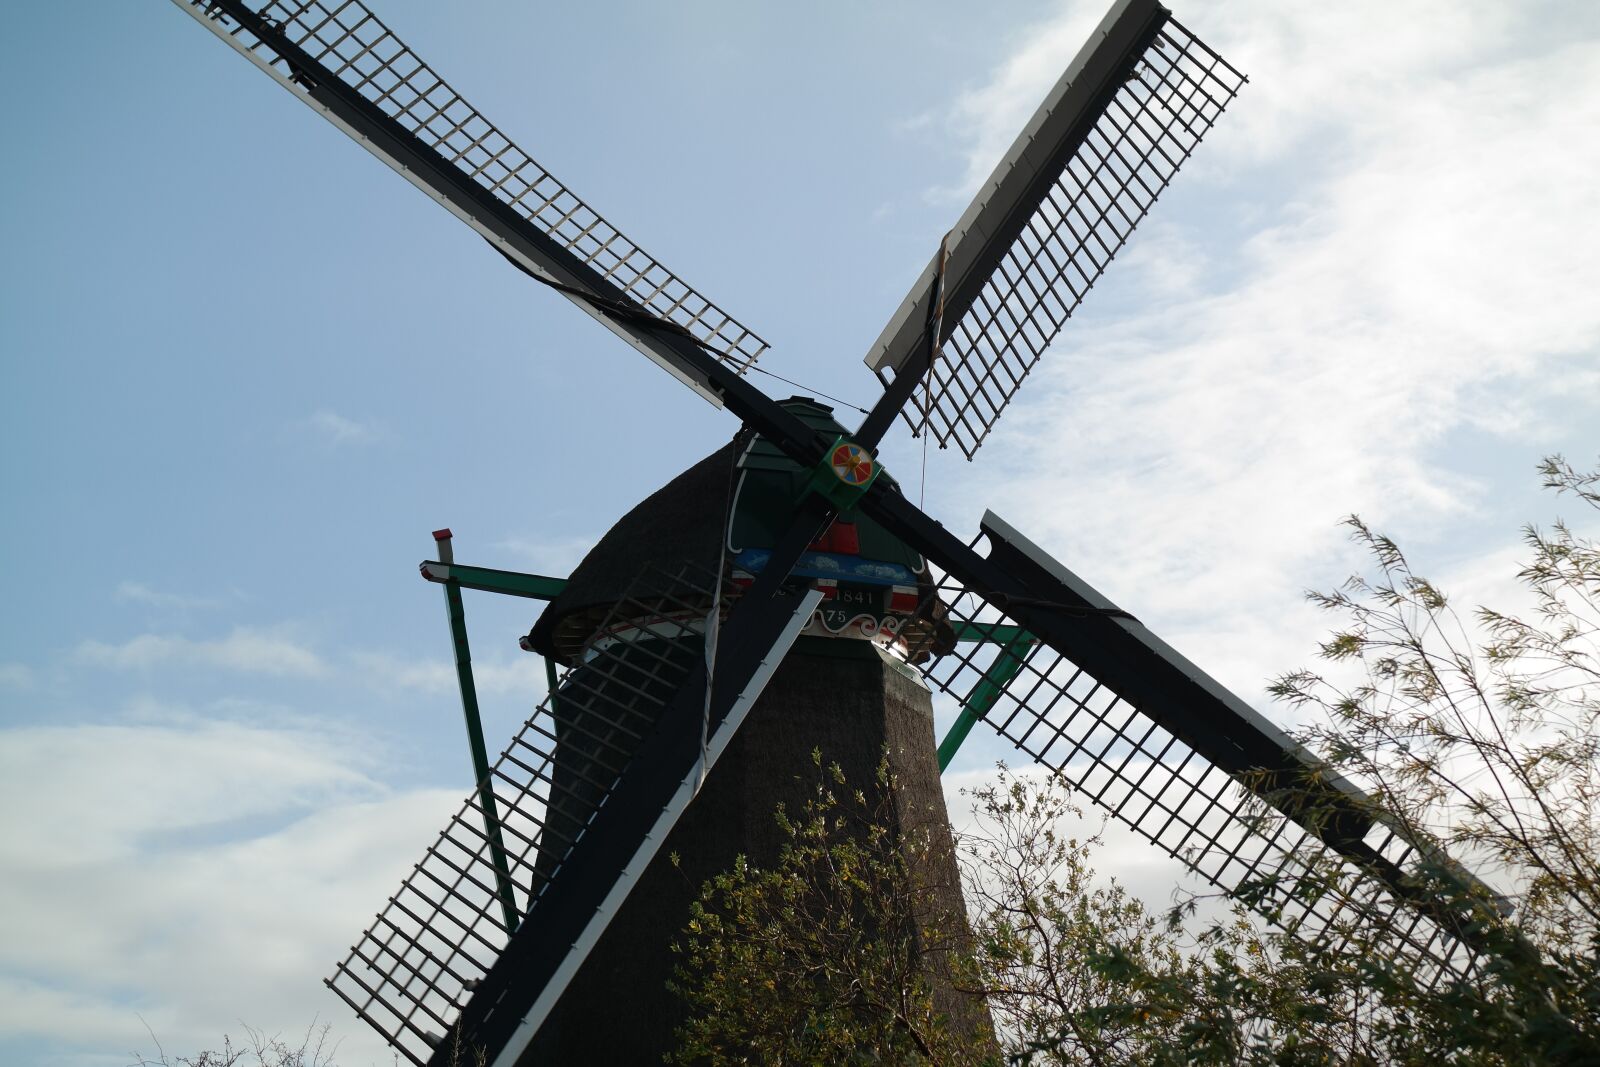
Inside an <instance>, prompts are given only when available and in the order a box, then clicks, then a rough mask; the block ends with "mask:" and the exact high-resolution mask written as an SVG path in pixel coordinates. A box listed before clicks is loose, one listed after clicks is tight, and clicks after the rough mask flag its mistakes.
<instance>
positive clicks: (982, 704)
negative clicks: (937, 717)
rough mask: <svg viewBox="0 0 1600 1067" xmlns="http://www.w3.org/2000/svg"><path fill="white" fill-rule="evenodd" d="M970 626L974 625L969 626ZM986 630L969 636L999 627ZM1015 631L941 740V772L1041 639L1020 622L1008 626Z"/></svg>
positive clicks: (986, 635) (985, 637)
mask: <svg viewBox="0 0 1600 1067" xmlns="http://www.w3.org/2000/svg"><path fill="white" fill-rule="evenodd" d="M969 629H972V628H971V627H969ZM981 629H983V630H984V631H985V633H984V634H981V635H976V636H974V637H972V638H967V639H969V640H978V641H982V640H988V639H991V638H992V637H993V636H994V635H993V634H992V631H993V630H998V629H999V627H982V628H981ZM1006 629H1008V630H1012V631H1014V633H1013V634H1012V636H1011V637H1010V639H1008V640H1007V641H1006V642H1005V644H1003V645H1001V646H1000V653H999V655H997V656H995V658H994V662H993V663H991V664H989V669H988V670H986V671H984V672H983V677H982V678H980V679H979V680H978V684H977V685H975V686H973V687H972V692H970V693H968V694H967V699H965V700H963V701H962V702H961V714H959V715H957V716H956V721H955V722H954V723H952V724H951V725H950V731H949V732H948V733H946V734H945V735H944V740H943V741H941V742H939V773H940V774H943V773H944V769H945V768H946V767H948V766H950V761H951V760H952V759H954V758H955V755H956V750H957V749H959V748H960V747H961V743H962V742H963V741H965V740H966V739H967V735H968V734H969V733H971V732H972V727H973V725H974V724H975V723H977V721H978V720H979V719H981V718H983V717H984V716H985V715H987V714H989V709H990V708H992V707H994V705H995V701H997V700H999V699H1000V694H1001V693H1003V692H1005V688H1006V685H1007V684H1008V683H1009V682H1010V681H1011V679H1013V678H1015V677H1016V676H1017V672H1018V671H1020V670H1021V669H1022V664H1023V661H1024V660H1025V659H1026V658H1027V655H1028V650H1029V649H1031V648H1033V646H1034V645H1035V644H1036V643H1037V639H1036V638H1035V637H1034V636H1033V635H1032V634H1030V633H1028V632H1027V631H1026V630H1023V629H1022V628H1021V627H1019V626H1009V627H1006Z"/></svg>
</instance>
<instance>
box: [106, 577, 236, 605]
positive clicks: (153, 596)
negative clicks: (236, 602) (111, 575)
mask: <svg viewBox="0 0 1600 1067" xmlns="http://www.w3.org/2000/svg"><path fill="white" fill-rule="evenodd" d="M117 599H118V600H123V601H128V602H131V603H135V604H148V605H150V606H151V607H157V608H180V609H183V608H214V607H216V606H217V605H218V604H219V603H221V601H219V600H217V599H216V598H214V597H197V596H185V595H183V594H181V593H169V592H166V591H165V590H161V589H156V588H153V587H152V586H149V585H146V584H145V583H144V582H120V583H118V585H117Z"/></svg>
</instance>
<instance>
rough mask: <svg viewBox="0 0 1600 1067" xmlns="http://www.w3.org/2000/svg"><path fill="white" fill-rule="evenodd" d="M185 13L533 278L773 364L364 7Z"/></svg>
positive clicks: (698, 383) (645, 344)
mask: <svg viewBox="0 0 1600 1067" xmlns="http://www.w3.org/2000/svg"><path fill="white" fill-rule="evenodd" d="M173 2H174V3H176V4H177V5H178V6H179V7H180V8H181V9H183V10H184V11H186V12H187V13H188V14H190V15H192V16H193V17H194V18H195V19H196V20H198V21H199V22H200V23H202V24H203V25H205V26H206V27H207V28H208V29H210V30H211V31H212V32H213V33H215V34H216V35H217V36H218V37H220V38H221V39H222V40H224V41H225V42H227V43H228V44H229V45H230V46H232V47H233V48H234V49H235V50H237V51H238V52H240V53H241V54H242V55H244V56H245V57H246V58H248V59H249V60H250V61H251V62H253V63H254V64H255V65H256V66H257V67H259V68H260V69H261V70H263V71H265V72H266V73H267V74H269V75H270V76H271V77H272V78H273V79H274V80H275V81H277V82H278V83H279V84H280V85H282V86H283V87H284V88H285V89H287V90H289V91H290V92H291V93H292V94H293V95H294V96H295V97H296V98H297V99H299V100H301V101H303V102H304V103H306V104H307V105H309V106H310V107H311V108H312V109H313V110H315V111H316V112H318V113H319V114H321V115H322V116H323V117H324V118H326V119H328V120H329V121H330V122H332V123H333V124H334V125H335V126H337V127H339V129H341V130H343V131H344V132H345V133H346V134H348V135H349V136H350V137H351V138H352V139H354V140H355V141H356V142H357V143H359V144H360V145H361V146H362V147H363V148H366V149H367V150H368V151H370V152H372V153H373V154H374V155H376V156H378V157H379V158H380V159H382V160H383V161H384V162H385V163H387V164H388V165H389V166H391V167H393V168H394V169H395V170H396V171H397V172H399V173H400V174H401V175H402V176H403V177H404V178H406V180H407V181H410V182H411V183H412V184H414V185H416V186H417V187H418V188H420V189H422V190H423V191H424V192H426V193H428V195H429V196H431V197H433V198H434V199H435V200H438V201H439V202H440V203H441V204H443V205H444V206H445V207H446V208H447V209H449V210H450V211H451V212H452V213H453V214H455V215H456V216H457V217H458V218H460V219H461V220H462V221H463V222H465V223H467V225H469V226H471V227H472V228H473V229H474V230H476V231H477V232H478V233H479V234H481V235H482V236H483V237H484V238H485V239H487V240H488V241H489V242H490V243H491V244H492V245H493V246H494V247H495V248H496V249H497V250H499V251H501V252H503V253H504V254H506V255H507V256H508V257H509V258H511V259H512V260H513V261H514V262H516V263H518V264H519V265H520V266H522V267H523V268H525V269H527V270H529V271H530V272H532V273H535V274H537V275H539V276H540V277H544V278H547V279H549V280H551V281H554V282H556V283H558V284H560V285H563V286H567V287H569V288H571V289H576V290H578V291H580V292H583V293H590V294H593V295H594V296H596V297H598V298H600V299H601V300H602V301H609V302H614V303H620V304H622V305H624V306H628V307H636V308H638V309H640V311H641V313H642V314H645V315H648V316H653V317H655V318H658V319H661V320H664V321H666V322H670V323H672V324H674V326H676V327H677V328H679V329H681V330H683V331H686V332H687V333H688V335H690V336H692V337H693V338H694V339H695V340H696V341H698V342H699V343H701V344H703V345H704V346H705V347H706V348H707V349H708V350H710V351H712V352H714V353H715V354H716V355H717V357H718V358H719V359H720V360H722V361H723V362H724V363H725V364H726V365H727V366H729V367H731V368H733V369H734V370H736V371H739V372H743V371H744V370H747V369H748V368H749V367H750V366H751V365H753V364H754V363H755V361H756V360H757V359H758V358H759V357H760V356H761V354H762V353H763V352H764V351H766V348H767V343H766V342H765V341H763V340H762V339H761V338H760V337H759V336H757V335H756V334H755V333H754V332H753V331H751V330H749V329H747V328H746V327H745V326H743V325H741V324H740V323H739V322H738V321H737V320H736V319H734V318H733V317H732V316H731V315H729V314H728V313H727V312H725V311H723V310H722V309H721V308H720V307H718V306H717V305H716V304H715V303H713V302H712V301H711V300H709V299H707V298H706V297H705V296H703V295H701V294H700V293H699V292H697V291H696V290H695V289H693V288H692V287H690V286H689V285H688V284H687V283H686V282H684V281H683V280H682V279H681V278H679V277H678V276H677V275H676V274H674V273H673V272H672V271H670V270H668V269H667V268H666V267H665V266H663V265H662V264H661V263H660V262H659V261H658V260H656V259H655V258H654V257H652V256H650V255H649V254H647V253H646V252H645V251H644V250H643V249H641V248H640V247H639V246H638V245H636V244H635V243H634V242H633V241H631V240H629V239H628V238H627V237H626V236H625V235H624V234H622V233H621V232H620V231H618V230H617V229H616V227H614V226H612V225H611V224H610V223H609V222H607V221H606V220H605V219H604V218H603V217H602V216H601V215H600V214H599V213H598V212H596V211H595V210H594V209H593V208H591V207H590V206H589V205H588V204H587V203H585V202H584V201H583V200H582V199H581V198H580V197H578V196H577V194H575V193H573V192H572V191H571V190H570V189H568V188H567V187H566V186H565V185H563V184H562V183H561V182H560V181H558V180H557V179H556V178H555V177H554V176H552V175H551V174H550V172H549V171H547V170H545V168H544V167H542V166H540V165H539V164H538V163H537V162H535V161H534V160H533V159H532V158H531V157H530V156H529V155H528V154H527V153H526V152H524V151H523V150H522V149H520V148H518V147H517V145H516V144H515V143H513V142H512V141H511V139H510V138H509V137H507V136H506V135H505V134H504V133H502V132H501V131H500V129H499V128H498V127H496V126H495V125H494V124H493V123H492V122H490V121H489V120H488V119H487V118H485V117H484V116H483V115H482V114H481V113H480V112H479V111H477V109H475V108H474V107H472V105H470V104H469V103H467V101H466V100H465V99H464V98H463V97H462V96H461V94H460V93H458V92H456V91H455V90H454V89H453V88H451V87H450V85H449V84H448V83H447V82H446V81H445V80H444V79H443V78H441V77H440V76H439V75H438V74H437V73H435V72H434V71H433V69H432V68H430V67H429V66H428V65H427V64H426V63H424V62H423V61H422V60H421V59H419V58H418V57H417V55H416V53H414V52H412V51H411V49H410V48H408V47H407V46H406V45H405V43H404V42H402V41H401V40H400V39H399V38H398V37H396V36H395V35H394V33H393V31H391V30H390V29H389V28H388V27H387V26H385V25H384V24H383V23H382V22H381V21H380V20H379V19H378V17H377V16H376V15H374V14H373V13H372V12H371V11H369V10H368V9H367V8H366V7H365V6H364V5H363V4H361V3H359V2H358V0H272V2H270V3H267V4H265V5H264V6H262V7H260V9H259V11H256V10H252V9H251V8H250V7H248V6H246V5H245V4H244V3H242V2H240V0H173ZM533 235H536V236H537V237H538V238H542V240H533V241H529V240H528V238H529V237H530V236H533ZM518 238H521V240H519V239H518ZM552 250H559V251H560V252H561V253H564V255H563V256H555V257H552V256H551V255H550V252H551V251H552ZM574 267H576V268H578V269H576V270H574ZM568 295H569V296H575V294H574V293H571V292H569V293H568ZM575 300H576V302H577V303H579V305H580V306H582V307H583V308H584V309H585V310H586V311H589V312H590V313H591V314H595V316H596V317H597V318H600V319H601V321H603V322H605V323H606V325H607V326H608V327H610V328H611V329H613V330H614V331H615V332H617V333H618V334H620V335H621V336H622V337H623V338H624V340H627V341H628V342H629V343H630V344H633V345H634V346H635V347H636V348H639V349H640V350H641V351H642V352H644V353H645V355H647V356H649V357H650V358H651V359H653V360H655V361H657V362H658V363H661V364H662V365H663V366H665V367H666V368H667V369H668V370H669V371H670V372H671V373H673V374H674V375H675V376H677V377H679V378H680V379H682V380H684V381H685V383H686V384H688V385H690V387H691V388H694V389H695V390H696V391H697V392H699V393H701V395H703V396H705V397H706V398H707V399H708V400H711V401H712V402H713V403H720V398H719V397H718V396H717V395H716V394H715V392H714V391H712V390H710V389H708V388H707V387H706V385H705V383H704V382H703V380H702V379H700V378H699V377H698V376H696V375H693V374H686V372H685V371H684V369H683V368H682V366H681V361H678V360H675V359H673V358H672V357H671V355H670V354H666V353H663V352H662V351H661V350H660V347H659V346H656V345H652V344H650V343H649V340H648V339H641V337H640V336H639V332H638V331H637V330H628V329H626V328H625V325H624V321H623V320H621V319H619V318H618V317H616V316H615V315H613V316H605V315H602V314H599V313H598V312H597V307H596V304H595V303H594V302H593V301H588V300H584V299H581V298H576V297H575Z"/></svg>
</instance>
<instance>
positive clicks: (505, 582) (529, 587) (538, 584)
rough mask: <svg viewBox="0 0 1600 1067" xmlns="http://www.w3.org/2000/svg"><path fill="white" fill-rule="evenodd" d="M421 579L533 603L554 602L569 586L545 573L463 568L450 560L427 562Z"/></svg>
mask: <svg viewBox="0 0 1600 1067" xmlns="http://www.w3.org/2000/svg"><path fill="white" fill-rule="evenodd" d="M441 554H442V553H441ZM422 576H423V577H424V578H426V579H428V581H430V582H442V583H450V582H454V583H455V584H456V585H457V586H459V587H460V588H462V589H478V590H481V591H482V592H485V593H505V594H507V595H508V596H522V597H527V598H528V599H530V600H554V599H555V598H556V597H557V596H559V595H560V594H561V590H563V589H565V588H566V587H567V580H566V579H565V578H548V577H546V576H544V575H542V574H521V573H519V572H517V571H496V570H490V569H489V568H488V567H463V566H462V565H461V564H459V563H454V562H451V561H448V560H447V561H444V562H431V561H430V562H427V563H424V564H423V565H422Z"/></svg>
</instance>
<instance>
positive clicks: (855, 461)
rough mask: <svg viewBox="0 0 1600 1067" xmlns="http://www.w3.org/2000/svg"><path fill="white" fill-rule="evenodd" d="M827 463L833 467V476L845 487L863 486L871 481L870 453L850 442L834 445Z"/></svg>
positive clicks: (871, 459) (871, 461)
mask: <svg viewBox="0 0 1600 1067" xmlns="http://www.w3.org/2000/svg"><path fill="white" fill-rule="evenodd" d="M828 463H829V465H830V466H832V467H833V473H834V476H835V477H837V478H838V479H839V480H840V481H841V482H843V483H844V484H846V485H849V486H863V485H866V484H867V483H868V482H870V481H872V474H873V468H874V461H873V458H872V453H870V452H868V451H867V450H866V449H864V448H862V447H861V446H860V445H858V444H855V443H853V442H851V441H844V442H841V443H840V444H838V445H836V446H835V447H834V450H833V454H832V455H831V456H829V457H828Z"/></svg>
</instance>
